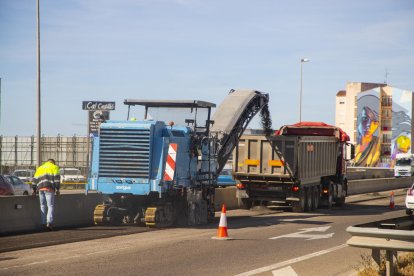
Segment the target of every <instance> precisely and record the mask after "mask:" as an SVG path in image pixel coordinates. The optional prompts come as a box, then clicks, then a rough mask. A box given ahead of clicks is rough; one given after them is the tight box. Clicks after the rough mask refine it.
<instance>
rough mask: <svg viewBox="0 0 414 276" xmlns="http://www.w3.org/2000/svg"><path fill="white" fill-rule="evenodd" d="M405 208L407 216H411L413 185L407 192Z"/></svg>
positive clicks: (413, 205)
mask: <svg viewBox="0 0 414 276" xmlns="http://www.w3.org/2000/svg"><path fill="white" fill-rule="evenodd" d="M405 207H406V209H405V212H406V213H407V215H412V214H413V211H414V184H413V185H412V186H411V188H409V189H408V191H407V196H406V197H405Z"/></svg>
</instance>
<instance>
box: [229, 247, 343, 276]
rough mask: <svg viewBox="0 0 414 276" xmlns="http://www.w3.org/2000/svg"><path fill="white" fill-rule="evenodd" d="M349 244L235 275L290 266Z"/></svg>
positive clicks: (243, 275) (244, 275) (241, 275)
mask: <svg viewBox="0 0 414 276" xmlns="http://www.w3.org/2000/svg"><path fill="white" fill-rule="evenodd" d="M347 246H348V245H347V244H346V243H344V244H341V245H338V246H335V247H331V248H328V249H325V250H321V251H318V252H314V253H311V254H308V255H304V256H301V257H297V258H293V259H290V260H287V261H284V262H280V263H276V264H272V265H268V266H264V267H261V268H257V269H254V270H250V271H247V272H244V273H240V274H237V275H235V276H250V275H255V274H259V273H263V272H266V271H270V270H274V269H277V268H281V267H285V266H288V265H291V264H294V263H298V262H301V261H304V260H308V259H311V258H313V257H318V256H321V255H325V254H327V253H331V252H333V251H336V250H339V249H342V248H345V247H347Z"/></svg>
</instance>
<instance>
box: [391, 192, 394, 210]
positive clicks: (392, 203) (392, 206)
mask: <svg viewBox="0 0 414 276" xmlns="http://www.w3.org/2000/svg"><path fill="white" fill-rule="evenodd" d="M394 207H395V203H394V191H392V192H391V198H390V208H391V209H394Z"/></svg>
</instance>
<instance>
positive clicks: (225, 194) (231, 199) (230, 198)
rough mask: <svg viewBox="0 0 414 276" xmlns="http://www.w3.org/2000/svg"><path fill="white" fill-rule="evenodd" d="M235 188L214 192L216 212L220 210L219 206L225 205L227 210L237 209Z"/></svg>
mask: <svg viewBox="0 0 414 276" xmlns="http://www.w3.org/2000/svg"><path fill="white" fill-rule="evenodd" d="M236 189H237V188H236V187H226V188H218V189H216V192H215V199H214V208H215V209H216V211H220V210H221V206H222V205H223V204H226V207H227V209H229V210H231V209H238V208H239V206H238V204H237V198H236Z"/></svg>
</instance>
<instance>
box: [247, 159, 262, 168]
mask: <svg viewBox="0 0 414 276" xmlns="http://www.w3.org/2000/svg"><path fill="white" fill-rule="evenodd" d="M244 164H246V165H250V166H258V165H259V164H260V161H259V160H257V159H245V160H244Z"/></svg>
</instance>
